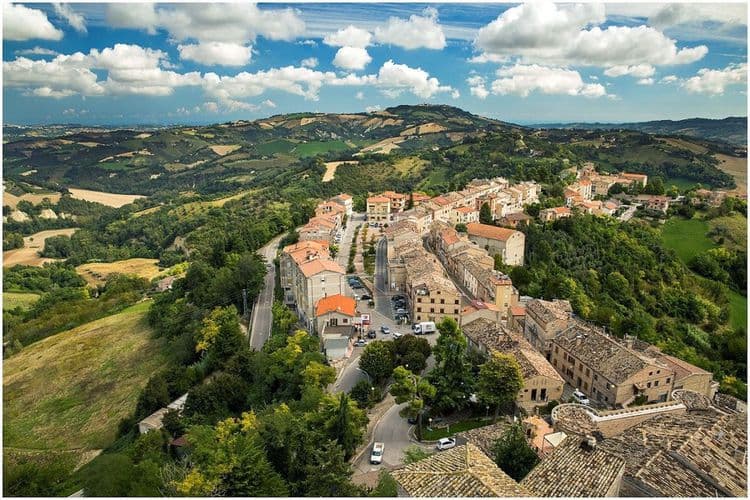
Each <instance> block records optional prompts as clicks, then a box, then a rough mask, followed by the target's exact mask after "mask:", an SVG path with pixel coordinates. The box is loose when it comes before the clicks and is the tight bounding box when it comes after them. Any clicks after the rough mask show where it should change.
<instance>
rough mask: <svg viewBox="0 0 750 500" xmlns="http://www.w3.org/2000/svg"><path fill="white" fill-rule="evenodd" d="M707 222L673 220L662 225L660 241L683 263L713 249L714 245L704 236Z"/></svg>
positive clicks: (700, 220) (699, 220)
mask: <svg viewBox="0 0 750 500" xmlns="http://www.w3.org/2000/svg"><path fill="white" fill-rule="evenodd" d="M707 232H708V222H706V221H704V220H702V219H695V218H694V219H690V220H685V219H680V218H673V219H670V220H668V221H667V223H666V224H664V227H663V228H662V232H661V239H662V242H663V243H664V245H665V246H666V247H668V248H671V249H672V250H674V251H675V253H676V254H677V256H678V257H679V258H680V260H682V261H683V262H684V263H686V264H687V263H688V262H690V259H692V258H693V257H695V256H696V255H698V254H699V253H701V252H703V251H705V250H708V249H709V248H714V247H715V246H716V245H715V244H714V242H713V241H711V239H710V238H708V237H707V236H706V233H707Z"/></svg>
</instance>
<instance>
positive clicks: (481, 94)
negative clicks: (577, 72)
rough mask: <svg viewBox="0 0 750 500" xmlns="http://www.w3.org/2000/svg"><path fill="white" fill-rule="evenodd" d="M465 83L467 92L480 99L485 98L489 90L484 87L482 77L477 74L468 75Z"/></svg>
mask: <svg viewBox="0 0 750 500" xmlns="http://www.w3.org/2000/svg"><path fill="white" fill-rule="evenodd" d="M466 83H468V84H469V92H470V93H471V95H473V96H476V97H478V98H480V99H486V98H487V96H488V95H490V92H489V91H488V90H487V87H485V83H486V82H485V80H484V77H481V76H479V75H475V76H470V77H469V78H467V79H466Z"/></svg>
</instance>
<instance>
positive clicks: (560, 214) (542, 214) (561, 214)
mask: <svg viewBox="0 0 750 500" xmlns="http://www.w3.org/2000/svg"><path fill="white" fill-rule="evenodd" d="M572 214H573V212H571V210H570V208H568V207H552V208H545V209H544V210H540V211H539V220H541V221H542V222H552V221H556V220H558V219H564V218H565V217H570V216H571V215H572Z"/></svg>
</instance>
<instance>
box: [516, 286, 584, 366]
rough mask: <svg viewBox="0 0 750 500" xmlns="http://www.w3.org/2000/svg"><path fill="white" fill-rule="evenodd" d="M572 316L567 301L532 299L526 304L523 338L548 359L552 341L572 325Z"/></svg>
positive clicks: (571, 309) (571, 310)
mask: <svg viewBox="0 0 750 500" xmlns="http://www.w3.org/2000/svg"><path fill="white" fill-rule="evenodd" d="M572 314H573V308H572V307H571V306H570V302H568V301H567V300H557V299H555V300H552V301H548V300H542V299H532V300H530V301H528V302H527V303H526V316H525V318H524V329H523V336H524V337H525V338H526V340H528V341H529V342H530V343H531V345H533V346H534V347H535V348H536V349H537V350H538V351H540V352H542V353H543V354H544V355H545V356H546V357H547V359H550V356H549V353H550V348H551V342H552V339H554V338H555V337H556V336H557V335H558V334H559V333H560V332H562V331H563V330H565V329H567V328H568V327H569V326H570V325H571V324H572V322H573V319H572Z"/></svg>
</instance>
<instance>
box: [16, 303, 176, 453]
mask: <svg viewBox="0 0 750 500" xmlns="http://www.w3.org/2000/svg"><path fill="white" fill-rule="evenodd" d="M148 305H149V303H148V302H143V303H140V304H137V305H135V306H133V307H130V308H128V309H126V310H125V311H123V312H121V313H119V314H115V315H113V316H109V317H106V318H102V319H99V320H97V321H92V322H91V323H87V324H85V325H82V326H79V327H78V328H74V329H73V330H68V331H66V332H62V333H59V334H57V335H53V336H51V337H48V338H46V339H44V340H41V341H39V342H36V343H34V344H32V345H30V346H29V347H27V348H25V349H24V350H22V351H21V352H20V353H19V354H17V355H15V356H11V357H10V358H8V359H6V360H5V361H4V362H3V368H4V370H3V404H4V413H3V438H4V443H3V445H4V446H6V447H13V448H21V449H49V450H69V449H79V448H85V449H101V448H104V447H106V446H108V445H109V444H111V443H112V441H113V440H114V439H115V437H116V434H117V425H118V423H119V421H120V419H122V418H123V417H125V416H127V415H129V414H130V413H131V412H132V411H133V408H134V407H135V402H136V399H137V397H138V393H139V392H140V390H141V389H142V388H143V387H144V386H145V384H146V381H147V380H148V379H149V377H150V376H151V375H153V374H154V373H155V372H156V371H158V370H159V369H161V368H162V367H163V366H164V363H165V361H166V353H165V346H164V343H163V341H162V340H160V339H156V338H154V337H153V336H152V331H151V329H150V328H149V326H148V325H147V323H146V319H145V315H146V311H147V310H148Z"/></svg>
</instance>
